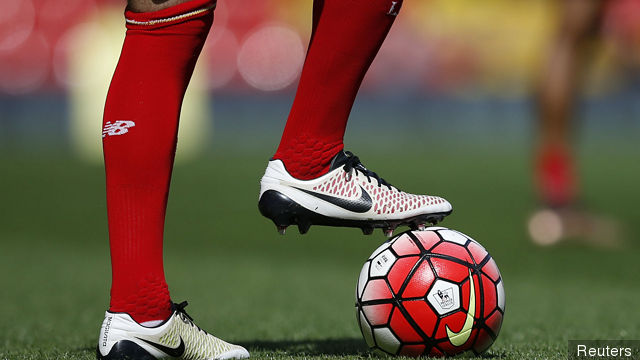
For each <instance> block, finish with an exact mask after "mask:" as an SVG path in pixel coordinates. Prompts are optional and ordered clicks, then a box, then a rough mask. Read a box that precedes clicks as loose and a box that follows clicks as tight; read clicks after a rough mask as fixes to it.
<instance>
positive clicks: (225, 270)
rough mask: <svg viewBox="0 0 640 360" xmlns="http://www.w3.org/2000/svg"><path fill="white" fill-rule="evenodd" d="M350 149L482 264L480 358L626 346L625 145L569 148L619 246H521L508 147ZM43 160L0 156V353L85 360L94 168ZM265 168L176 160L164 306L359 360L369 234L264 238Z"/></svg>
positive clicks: (265, 355) (321, 231)
mask: <svg viewBox="0 0 640 360" xmlns="http://www.w3.org/2000/svg"><path fill="white" fill-rule="evenodd" d="M354 150H355V151H356V152H357V153H358V154H359V155H361V157H362V158H363V160H364V161H365V164H366V165H367V166H368V167H370V168H372V169H374V170H376V171H377V172H378V173H380V174H383V175H384V176H385V177H386V178H387V180H389V181H390V182H391V183H392V184H397V185H398V186H399V187H401V188H403V189H405V190H407V191H412V192H421V191H423V190H424V191H428V192H430V193H434V194H439V195H443V196H445V197H447V198H448V199H449V200H450V201H451V202H452V203H453V205H454V209H455V210H454V213H453V214H452V215H451V216H450V217H449V218H448V219H446V220H445V221H444V223H443V225H444V226H447V227H451V228H455V229H458V230H460V231H463V232H465V233H467V234H469V235H470V236H473V237H474V238H476V239H477V240H479V241H480V242H481V243H483V244H484V245H485V246H486V247H487V249H488V250H489V251H490V252H491V254H492V255H493V256H494V258H495V259H496V261H497V263H498V266H499V267H500V269H501V272H502V276H503V278H504V282H505V289H506V299H507V309H506V315H505V320H504V324H503V327H502V331H501V333H500V336H499V337H498V339H497V341H496V342H495V344H494V346H493V347H492V348H491V349H490V350H489V352H488V353H487V354H486V355H485V356H486V357H489V358H500V359H503V358H504V359H542V358H550V359H564V358H566V352H567V340H569V339H639V338H640V311H638V304H639V300H638V299H639V298H640V285H639V284H640V278H639V277H638V274H640V265H639V262H638V254H639V253H640V252H639V251H638V250H640V245H639V244H638V237H639V235H640V221H639V220H640V211H639V210H638V209H639V208H640V207H639V205H638V200H639V196H638V195H639V194H640V192H639V191H638V190H637V189H638V185H637V184H638V183H639V182H640V169H639V168H638V162H637V159H638V153H637V151H636V152H635V153H632V154H630V153H625V152H622V151H619V152H613V153H611V154H610V153H603V152H602V151H590V152H589V151H586V152H585V153H584V154H583V155H584V156H583V157H582V159H583V160H582V173H583V174H584V177H583V190H584V193H585V194H586V202H587V203H588V204H589V205H590V206H591V207H592V208H594V209H597V210H598V211H600V212H603V213H608V214H610V215H611V216H614V217H616V218H618V219H619V220H620V221H621V222H622V223H623V224H625V225H626V237H625V238H626V243H625V244H624V245H623V246H622V247H621V248H618V249H594V248H589V247H585V246H581V245H577V244H570V243H569V244H563V245H561V246H558V247H554V248H538V247H535V246H533V245H532V244H530V243H529V241H528V240H527V237H526V232H525V226H524V221H525V219H526V217H527V215H528V214H529V212H530V211H531V210H532V209H533V207H534V205H535V202H534V197H533V194H532V191H531V184H530V180H529V178H530V176H529V172H530V170H529V158H528V156H527V155H526V152H524V151H492V150H486V149H485V150H483V151H477V150H473V149H471V150H469V151H465V150H460V151H458V152H455V153H445V152H443V153H440V154H433V153H426V150H425V149H422V150H416V151H408V150H407V149H402V150H396V151H392V152H383V151H358V149H354ZM400 151H402V153H400ZM400 154H402V156H399V155H400ZM56 155H60V154H49V155H47V156H42V155H41V154H40V155H38V156H35V155H20V154H14V155H11V154H10V153H5V154H4V155H1V156H0V165H1V168H2V174H1V175H0V188H1V189H2V190H1V193H2V199H1V200H0V244H1V245H0V246H1V249H0V289H1V290H0V359H93V358H94V356H95V355H94V354H95V353H94V351H95V344H96V338H97V336H98V331H99V326H100V323H101V321H102V317H103V311H104V310H105V309H106V307H107V306H108V299H109V297H108V295H109V292H108V291H109V284H110V269H109V255H108V243H107V231H106V211H105V199H104V193H103V188H104V180H103V170H102V168H101V167H100V166H99V165H87V164H84V163H81V162H79V161H75V160H73V159H72V158H71V157H69V156H68V155H66V154H62V156H56ZM267 158H268V152H257V151H256V152H247V153H240V154H236V155H233V156H232V157H229V156H225V155H224V154H222V153H213V154H210V155H207V156H204V157H201V158H199V159H198V160H195V161H191V162H187V163H182V164H178V165H177V166H176V171H175V173H174V181H173V187H172V196H171V198H170V201H169V210H168V219H167V227H166V240H165V261H166V264H165V270H166V273H167V278H168V281H169V284H170V290H171V293H172V297H173V298H174V300H175V301H182V300H188V301H189V302H190V305H189V307H188V308H187V311H188V312H189V313H190V314H191V315H192V316H193V317H194V318H195V319H196V321H197V323H198V325H200V326H201V327H202V328H204V329H207V330H209V331H210V332H212V333H214V334H217V335H219V336H220V337H222V338H224V339H227V340H230V341H234V342H238V343H240V344H243V345H245V346H246V347H248V349H249V351H250V352H251V353H252V356H253V357H254V358H257V359H343V358H369V357H375V355H372V354H370V353H369V352H368V351H367V349H366V346H365V345H364V341H363V340H362V338H361V335H360V332H359V329H358V327H357V324H356V321H355V314H354V289H355V283H356V279H357V275H358V272H359V270H360V267H361V265H362V263H363V261H364V260H365V259H366V258H367V257H368V255H369V254H370V253H371V252H372V251H373V249H374V248H375V247H376V246H377V245H378V244H379V243H381V242H382V241H384V240H385V238H384V237H383V235H382V234H381V232H380V231H376V232H375V233H374V235H373V236H369V237H367V236H364V235H362V233H361V232H360V231H359V230H357V229H329V228H322V227H312V228H311V230H310V232H309V234H307V235H305V236H301V235H299V234H298V233H297V230H296V229H295V228H290V229H289V231H288V233H287V235H285V236H280V235H278V234H277V233H276V230H275V228H274V226H273V224H271V223H270V222H268V221H267V220H266V219H263V218H262V217H261V216H260V215H259V213H258V211H257V207H256V202H257V193H258V180H259V177H260V176H261V174H262V171H263V169H264V166H265V164H266V160H267Z"/></svg>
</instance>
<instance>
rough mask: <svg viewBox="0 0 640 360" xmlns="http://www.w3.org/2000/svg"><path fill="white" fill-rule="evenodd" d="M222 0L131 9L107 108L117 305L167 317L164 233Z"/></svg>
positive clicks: (135, 313)
mask: <svg viewBox="0 0 640 360" xmlns="http://www.w3.org/2000/svg"><path fill="white" fill-rule="evenodd" d="M214 7H215V1H211V0H192V1H188V2H186V3H183V4H180V5H176V6H173V7H170V8H167V9H164V10H160V11H155V12H148V13H134V12H132V11H131V10H127V11H126V13H125V17H126V24H127V35H126V38H125V41H124V45H123V48H122V53H121V56H120V60H119V62H118V66H117V68H116V71H115V73H114V76H113V79H112V82H111V86H110V88H109V93H108V96H107V101H106V105H105V112H104V122H103V132H102V138H103V148H104V159H105V170H106V188H107V210H108V218H109V237H110V247H111V262H112V288H111V308H110V309H111V311H114V312H126V313H129V314H130V315H131V316H132V317H133V318H134V319H135V320H136V321H138V322H145V321H150V320H160V319H166V318H167V317H168V316H169V315H170V314H171V312H170V307H171V302H170V298H169V291H168V287H167V285H166V282H165V277H164V270H163V262H162V241H163V239H162V237H163V229H164V218H165V210H166V205H167V196H168V193H169V183H170V178H171V171H172V167H173V159H174V153H175V148H176V138H177V131H178V118H179V114H180V107H181V105H182V99H183V96H184V93H185V90H186V88H187V85H188V83H189V80H190V78H191V75H192V72H193V69H194V66H195V62H196V59H197V58H198V55H199V53H200V51H201V49H202V47H203V45H204V41H205V39H206V37H207V34H208V32H209V29H210V27H211V24H212V21H213V8H214Z"/></svg>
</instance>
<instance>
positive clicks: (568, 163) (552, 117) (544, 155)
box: [536, 0, 605, 207]
mask: <svg viewBox="0 0 640 360" xmlns="http://www.w3.org/2000/svg"><path fill="white" fill-rule="evenodd" d="M604 3H605V1H601V0H566V1H562V2H561V5H560V6H561V11H562V15H561V17H560V21H561V23H560V26H559V28H558V32H557V35H556V37H555V39H554V42H553V44H552V47H551V51H550V53H549V57H548V59H547V62H546V65H545V67H544V69H543V72H542V76H541V82H540V85H539V98H538V119H539V126H540V132H539V138H538V150H537V151H538V152H537V157H538V158H537V164H536V167H537V168H536V176H537V179H536V180H537V184H538V189H539V194H540V197H541V200H542V202H543V203H545V205H548V206H553V207H558V206H564V205H567V204H570V203H571V202H573V201H574V200H575V197H576V195H577V194H576V192H577V184H576V179H575V175H574V169H573V167H574V164H573V161H572V156H571V155H572V154H571V148H572V146H571V142H572V140H573V139H572V133H573V131H572V128H573V127H572V119H573V113H574V99H575V95H576V88H577V86H578V85H579V80H580V79H579V77H580V76H581V74H582V70H583V67H584V65H585V62H586V56H585V51H586V50H587V49H586V47H587V46H588V42H589V40H590V39H592V38H593V37H594V35H595V34H596V33H597V31H598V27H599V20H600V18H601V13H602V8H603V4H604Z"/></svg>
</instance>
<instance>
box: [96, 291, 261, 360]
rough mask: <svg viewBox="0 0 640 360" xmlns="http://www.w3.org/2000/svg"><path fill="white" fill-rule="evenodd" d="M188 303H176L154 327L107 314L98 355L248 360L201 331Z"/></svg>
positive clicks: (109, 359)
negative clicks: (168, 314) (189, 311)
mask: <svg viewBox="0 0 640 360" xmlns="http://www.w3.org/2000/svg"><path fill="white" fill-rule="evenodd" d="M185 306H187V302H186V301H184V302H182V303H180V304H173V314H172V315H171V317H169V319H167V320H165V321H164V322H162V323H161V324H159V325H157V326H154V327H145V326H142V325H140V324H138V323H137V322H135V321H134V320H133V319H132V318H131V316H129V314H126V313H112V312H109V311H107V312H106V314H105V317H104V321H103V322H102V328H101V330H100V338H98V348H97V351H96V355H97V358H98V359H104V360H124V359H135V360H155V359H167V358H172V359H185V360H214V359H246V358H248V357H249V352H248V351H247V350H246V349H245V348H243V347H242V346H238V345H233V344H229V343H227V342H225V341H222V340H220V339H218V338H217V337H215V336H213V335H211V334H209V333H207V332H206V331H204V330H202V329H200V328H199V327H198V326H196V325H195V324H194V323H193V319H192V318H191V317H190V316H189V315H188V314H187V313H186V312H185V311H184V307H185Z"/></svg>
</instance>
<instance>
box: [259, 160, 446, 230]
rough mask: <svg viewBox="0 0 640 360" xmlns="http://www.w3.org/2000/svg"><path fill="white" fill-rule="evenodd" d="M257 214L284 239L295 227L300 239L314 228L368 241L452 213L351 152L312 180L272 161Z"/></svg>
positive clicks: (442, 202)
mask: <svg viewBox="0 0 640 360" xmlns="http://www.w3.org/2000/svg"><path fill="white" fill-rule="evenodd" d="M258 208H259V209H260V212H261V213H262V215H264V216H265V217H267V218H269V219H271V220H272V221H273V222H274V223H275V224H276V226H277V227H278V231H279V232H280V233H281V234H284V231H285V229H286V228H287V226H289V225H293V224H296V225H298V229H299V231H300V233H301V234H304V233H306V232H307V231H308V230H309V227H310V226H311V225H328V226H347V227H357V228H360V229H362V232H363V233H365V234H367V235H368V234H371V233H372V232H373V229H374V228H382V229H383V232H384V233H385V235H387V236H392V235H393V231H394V230H395V228H396V227H398V226H401V225H408V226H409V227H411V228H412V229H423V228H425V227H426V224H427V223H431V224H436V223H437V222H439V221H441V220H442V219H443V218H444V217H445V216H447V215H449V214H450V213H451V211H452V208H451V204H449V202H448V201H447V200H445V199H443V198H440V197H437V196H430V195H414V194H408V193H405V192H403V191H401V190H398V189H397V188H396V187H394V186H392V185H390V184H388V183H387V182H386V181H385V180H384V179H382V178H380V177H379V176H378V175H377V174H376V173H374V172H372V171H370V170H368V169H367V168H365V167H364V166H363V165H362V163H360V160H359V159H358V157H357V156H355V155H353V154H352V153H350V152H348V151H347V152H345V151H340V152H339V153H338V154H337V155H336V156H335V157H334V158H333V160H332V162H331V167H330V170H329V172H328V173H327V174H325V175H322V176H320V177H318V178H315V179H312V180H298V179H296V178H294V177H293V176H291V175H289V173H288V172H287V169H286V168H285V166H284V163H283V162H282V161H281V160H271V161H269V165H268V166H267V170H266V171H265V174H264V176H263V177H262V180H261V181H260V200H259V202H258Z"/></svg>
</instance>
